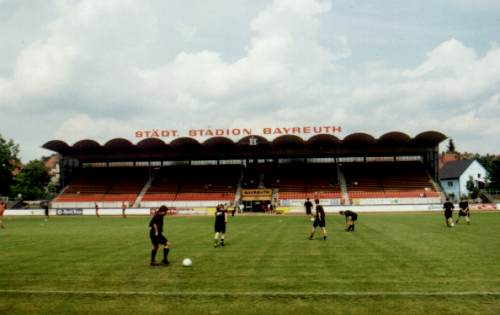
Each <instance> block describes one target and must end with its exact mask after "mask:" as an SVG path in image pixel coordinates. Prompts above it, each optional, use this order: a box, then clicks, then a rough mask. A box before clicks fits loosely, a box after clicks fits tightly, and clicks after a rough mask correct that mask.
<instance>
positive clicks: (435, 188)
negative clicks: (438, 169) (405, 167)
mask: <svg viewBox="0 0 500 315" xmlns="http://www.w3.org/2000/svg"><path fill="white" fill-rule="evenodd" d="M425 173H426V174H427V178H429V181H430V182H431V184H432V187H434V190H436V191H437V192H438V193H439V194H440V195H441V200H444V199H445V196H444V189H442V187H441V185H440V184H439V183H438V182H436V181H435V180H434V178H432V175H431V172H429V170H428V169H425Z"/></svg>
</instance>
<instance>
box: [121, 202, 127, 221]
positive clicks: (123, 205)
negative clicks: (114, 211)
mask: <svg viewBox="0 0 500 315" xmlns="http://www.w3.org/2000/svg"><path fill="white" fill-rule="evenodd" d="M125 210H127V205H126V204H125V202H124V201H122V218H124V219H125V218H126V217H127V215H126V214H125Z"/></svg>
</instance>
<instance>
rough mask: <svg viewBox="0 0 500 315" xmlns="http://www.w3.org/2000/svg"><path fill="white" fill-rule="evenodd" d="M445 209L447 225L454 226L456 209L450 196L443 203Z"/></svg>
mask: <svg viewBox="0 0 500 315" xmlns="http://www.w3.org/2000/svg"><path fill="white" fill-rule="evenodd" d="M443 209H444V218H445V221H446V226H447V227H453V209H455V206H454V205H453V203H452V202H451V201H450V198H448V197H447V198H446V201H445V203H444V204H443Z"/></svg>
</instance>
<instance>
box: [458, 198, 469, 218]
mask: <svg viewBox="0 0 500 315" xmlns="http://www.w3.org/2000/svg"><path fill="white" fill-rule="evenodd" d="M458 207H459V208H460V210H459V211H458V218H457V221H456V222H455V224H458V221H459V220H460V218H461V217H464V219H465V222H466V223H467V224H470V221H469V215H470V209H469V202H468V201H467V199H465V198H462V200H460V203H459V204H458Z"/></svg>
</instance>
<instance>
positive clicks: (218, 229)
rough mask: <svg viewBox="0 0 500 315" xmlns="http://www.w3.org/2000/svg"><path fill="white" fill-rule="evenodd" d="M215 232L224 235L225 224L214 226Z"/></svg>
mask: <svg viewBox="0 0 500 315" xmlns="http://www.w3.org/2000/svg"><path fill="white" fill-rule="evenodd" d="M215 232H216V233H217V232H218V233H226V224H216V225H215Z"/></svg>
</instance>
